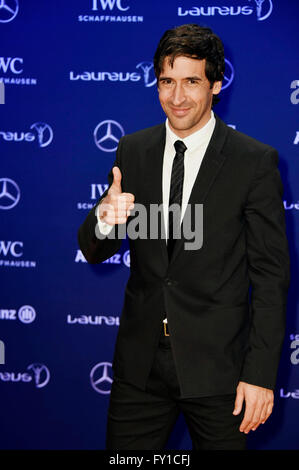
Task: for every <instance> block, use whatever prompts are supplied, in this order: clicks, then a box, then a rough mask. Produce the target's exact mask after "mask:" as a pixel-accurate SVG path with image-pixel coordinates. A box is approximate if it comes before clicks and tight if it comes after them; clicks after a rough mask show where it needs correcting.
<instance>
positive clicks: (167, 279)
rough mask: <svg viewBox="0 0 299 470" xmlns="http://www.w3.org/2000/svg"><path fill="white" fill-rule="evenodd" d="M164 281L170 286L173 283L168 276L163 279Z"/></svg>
mask: <svg viewBox="0 0 299 470" xmlns="http://www.w3.org/2000/svg"><path fill="white" fill-rule="evenodd" d="M165 283H166V285H167V286H172V284H173V283H172V280H171V279H169V278H168V277H167V278H166V279H165Z"/></svg>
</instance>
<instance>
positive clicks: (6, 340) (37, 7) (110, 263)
mask: <svg viewBox="0 0 299 470" xmlns="http://www.w3.org/2000/svg"><path fill="white" fill-rule="evenodd" d="M298 15H299V5H298V2H297V1H296V0H284V1H282V0H220V1H219V0H200V1H199V0H164V1H163V2H162V1H156V0H72V1H70V0H65V1H63V2H60V1H53V0H43V1H38V0H3V1H1V3H0V38H1V39H0V83H1V85H0V100H1V103H2V104H1V105H0V155H1V160H0V162H1V165H0V170H1V171H0V291H1V295H0V401H1V407H0V415H1V430H0V448H2V449H104V447H105V432H106V415H107V409H108V402H109V394H110V389H111V383H112V380H113V374H112V369H111V362H112V358H113V351H114V344H115V339H116V334H117V329H118V325H119V318H120V312H121V309H122V301H123V293H124V289H125V285H126V281H127V279H128V277H129V271H130V252H129V246H128V240H124V241H123V244H122V247H121V249H120V250H119V252H118V253H117V254H115V255H114V256H113V257H112V258H110V259H108V260H107V261H105V262H103V263H101V264H98V265H89V264H88V263H87V262H86V260H85V259H84V256H83V255H82V253H81V252H80V249H79V247H78V242H77V231H78V228H79V226H80V224H81V223H82V222H83V220H84V219H85V217H86V215H87V213H88V211H89V210H90V209H91V208H92V207H93V206H94V205H95V203H96V201H97V200H98V198H99V197H100V196H101V194H102V193H103V192H104V191H105V189H106V188H107V186H108V181H107V174H108V172H109V170H110V168H111V166H112V164H113V162H114V158H115V151H116V148H117V144H118V141H119V139H120V137H121V136H122V135H124V134H126V133H131V132H134V131H137V130H139V129H142V128H144V127H148V126H152V125H155V124H158V123H160V122H163V121H164V120H165V116H164V115H163V112H162V111H161V108H160V105H159V101H158V96H157V89H156V80H155V76H154V71H153V63H152V59H153V54H154V52H155V49H156V46H157V44H158V41H159V39H160V37H161V36H162V34H163V33H164V31H165V30H166V29H169V28H172V27H174V26H177V25H180V24H185V23H198V24H200V25H204V26H209V27H211V28H212V29H213V31H214V32H215V33H216V34H218V35H219V36H220V37H221V39H222V40H223V43H224V47H225V56H226V71H225V79H224V82H223V89H222V91H221V94H220V97H221V101H220V103H218V104H217V105H216V106H215V108H214V111H215V113H217V114H218V115H219V116H220V117H221V118H222V119H223V120H224V121H225V122H226V123H227V124H229V125H231V126H233V127H235V128H236V129H237V130H239V131H241V132H244V133H246V134H249V135H251V136H252V137H255V138H256V139H259V140H261V141H263V142H265V143H268V144H270V145H272V146H273V147H275V148H277V150H278V152H279V156H280V161H279V169H280V172H281V176H282V180H283V184H284V207H285V215H286V223H287V234H288V239H289V246H290V252H291V262H292V266H291V269H292V273H291V276H292V283H291V288H290V291H289V301H288V310H287V330H286V337H285V343H284V347H283V353H282V359H281V364H280V368H279V375H278V381H277V389H276V391H275V407H274V411H273V414H272V416H271V418H270V419H269V420H268V421H267V422H266V423H265V424H264V425H263V426H260V428H259V429H258V430H257V431H256V432H255V433H254V432H253V433H250V435H249V447H250V448H252V449H299V437H298V417H299V320H298V316H297V314H298V298H297V290H298V288H297V285H298V281H299V277H298V250H299V241H298V230H299V192H298V170H299V155H298V149H299V119H298V111H299V67H298V66H299V61H298V50H299V39H298V25H297V22H298ZM219 204H221V201H219ZM168 448H172V449H191V448H192V445H191V440H190V437H189V434H188V431H187V428H186V424H185V421H184V418H183V417H182V416H181V417H180V418H179V420H178V421H177V423H176V426H175V429H174V431H173V433H172V435H171V436H170V438H169V442H168Z"/></svg>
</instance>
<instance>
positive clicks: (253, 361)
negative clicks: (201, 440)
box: [240, 148, 290, 389]
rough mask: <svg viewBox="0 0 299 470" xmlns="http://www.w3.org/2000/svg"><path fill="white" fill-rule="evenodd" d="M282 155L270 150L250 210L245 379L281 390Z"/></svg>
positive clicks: (284, 286) (285, 270) (285, 253)
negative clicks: (279, 385)
mask: <svg viewBox="0 0 299 470" xmlns="http://www.w3.org/2000/svg"><path fill="white" fill-rule="evenodd" d="M277 164H278V154H277V152H276V150H275V149H272V148H271V149H270V150H268V151H267V152H266V153H265V154H264V155H263V156H262V158H261V161H260V162H259V164H258V168H257V170H256V173H255V176H254V179H253V182H252V184H251V189H250V191H249V193H248V198H247V204H246V207H245V219H246V242H247V260H248V272H249V278H250V284H251V308H250V309H251V325H250V332H249V342H248V349H247V352H246V355H245V361H244V363H243V369H242V374H241V378H240V380H242V381H244V382H247V383H251V384H253V385H258V386H260V387H265V388H269V389H274V388H275V383H276V377H277V370H278V366H279V360H280V355H281V349H282V344H283V340H284V335H285V316H286V303H287V291H288V287H289V282H290V274H289V271H290V269H289V250H288V241H287V237H286V228H285V210H284V206H283V202H282V194H283V185H282V182H281V178H280V173H279V170H278V168H277Z"/></svg>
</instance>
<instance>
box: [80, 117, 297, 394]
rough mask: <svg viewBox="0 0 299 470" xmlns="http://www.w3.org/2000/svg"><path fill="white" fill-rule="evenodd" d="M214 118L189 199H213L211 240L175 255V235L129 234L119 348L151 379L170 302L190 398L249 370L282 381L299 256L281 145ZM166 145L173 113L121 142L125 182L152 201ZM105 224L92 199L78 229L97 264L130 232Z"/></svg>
mask: <svg viewBox="0 0 299 470" xmlns="http://www.w3.org/2000/svg"><path fill="white" fill-rule="evenodd" d="M215 117H216V126H215V129H214V132H213V135H212V138H211V141H210V143H209V145H208V148H207V150H206V153H205V155H204V158H203V161H202V164H201V167H200V169H199V172H198V174H197V177H196V180H195V183H194V186H193V188H192V192H191V196H190V199H189V204H191V205H193V206H194V204H195V203H201V204H203V245H202V247H201V248H200V249H198V250H193V251H192V250H191V251H190V250H185V249H184V239H182V240H177V241H176V244H175V248H174V251H173V255H172V258H171V260H170V262H169V261H168V255H167V246H166V241H165V238H162V237H161V236H160V237H159V238H158V239H136V240H131V239H129V244H130V257H131V275H130V278H129V280H128V283H127V286H126V290H125V298H124V304H123V310H122V314H121V319H120V326H119V330H118V335H117V341H116V347H115V353H114V359H113V370H114V373H115V375H117V376H119V377H122V378H124V379H126V380H127V381H129V382H131V383H133V384H135V385H137V386H139V387H141V388H143V389H144V388H145V384H146V380H147V377H148V375H149V372H150V368H151V365H152V362H153V358H154V354H155V350H156V348H157V344H158V340H159V335H160V331H161V322H162V319H163V318H164V313H165V312H166V314H167V318H168V324H169V330H170V335H171V336H170V338H171V343H172V347H173V355H174V360H175V364H176V368H177V374H178V379H179V383H180V386H181V393H182V397H185V398H187V397H195V396H197V397H200V396H209V395H218V394H226V393H234V392H235V390H236V386H237V384H238V381H240V380H242V381H245V382H248V383H251V384H254V385H258V386H261V387H266V388H270V389H273V388H274V386H275V382H276V375H277V369H278V364H279V359H280V353H281V347H282V342H283V338H284V331H285V310H286V300H287V290H288V286H289V255H288V243H287V239H286V233H285V220H284V217H285V216H284V207H283V203H282V193H283V186H282V183H281V179H280V174H279V171H278V168H277V163H278V155H277V152H276V150H275V149H274V148H272V147H270V146H268V145H265V144H263V143H261V142H258V141H257V140H255V139H253V138H251V137H248V136H246V135H245V134H242V133H240V132H237V131H236V130H234V129H232V128H230V127H228V126H226V124H225V123H224V122H223V121H222V120H221V119H219V118H218V116H216V115H215ZM164 145H165V125H164V124H160V125H158V126H154V127H151V128H148V129H145V130H142V131H139V132H136V133H134V134H131V135H127V136H125V137H123V138H122V139H121V140H120V142H119V147H118V151H117V155H116V160H115V163H114V165H117V166H119V168H120V170H121V173H122V190H123V191H124V192H130V193H133V194H134V195H135V203H139V204H144V205H145V206H146V207H147V208H149V204H150V203H155V204H161V203H162V163H163V152H164ZM108 180H109V186H110V185H111V184H112V169H111V171H110V173H109V175H108ZM106 194H107V192H105V193H104V194H103V196H102V198H103V197H105V196H106ZM102 198H101V199H102ZM101 199H100V200H99V201H98V202H100V201H101ZM132 217H134V215H131V216H130V217H129V218H128V221H127V223H128V222H129V221H130V220H132ZM96 224H97V219H96V216H95V209H92V210H91V211H90V213H89V214H88V216H87V218H86V220H85V221H84V223H83V224H82V225H81V227H80V229H79V234H78V238H79V245H80V248H81V250H82V252H83V254H84V256H85V258H86V259H87V261H89V262H90V263H100V262H102V261H104V260H105V259H107V258H109V257H110V256H112V255H113V254H114V253H115V252H116V251H117V250H118V249H119V248H120V246H121V241H122V240H121V239H117V238H116V239H109V236H106V237H105V238H104V239H102V240H99V239H98V238H97V237H96V235H95V227H96ZM123 226H124V225H123ZM119 227H120V226H117V225H116V226H114V228H113V230H112V232H111V234H110V236H112V235H115V236H118V230H119Z"/></svg>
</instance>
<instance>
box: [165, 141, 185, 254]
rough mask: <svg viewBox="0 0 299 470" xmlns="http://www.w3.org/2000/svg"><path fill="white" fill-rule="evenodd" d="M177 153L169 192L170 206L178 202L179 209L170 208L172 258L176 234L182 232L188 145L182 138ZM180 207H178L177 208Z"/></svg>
mask: <svg viewBox="0 0 299 470" xmlns="http://www.w3.org/2000/svg"><path fill="white" fill-rule="evenodd" d="M174 147H175V150H176V154H175V157H174V160H173V164H172V172H171V184H170V193H169V208H170V206H171V205H172V204H178V206H179V210H174V211H171V210H169V208H168V242H167V250H168V257H169V259H170V257H171V255H172V252H173V247H174V244H175V238H174V234H176V233H177V234H178V233H180V225H181V224H180V219H181V205H182V194H183V182H184V153H185V151H186V150H187V147H186V145H185V144H184V142H182V141H181V140H177V141H176V142H175V143H174ZM177 209H178V208H177Z"/></svg>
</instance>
